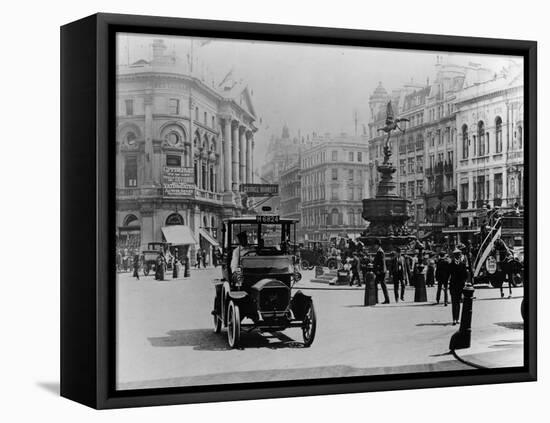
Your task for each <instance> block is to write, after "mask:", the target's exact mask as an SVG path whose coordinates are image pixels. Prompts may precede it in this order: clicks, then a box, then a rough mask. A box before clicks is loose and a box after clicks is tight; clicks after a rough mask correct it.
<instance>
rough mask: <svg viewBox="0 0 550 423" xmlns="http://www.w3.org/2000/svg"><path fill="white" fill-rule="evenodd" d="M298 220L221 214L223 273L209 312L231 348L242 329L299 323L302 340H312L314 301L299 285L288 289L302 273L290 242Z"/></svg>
mask: <svg viewBox="0 0 550 423" xmlns="http://www.w3.org/2000/svg"><path fill="white" fill-rule="evenodd" d="M296 222H297V221H296V220H294V219H285V218H279V216H273V215H258V216H251V217H235V218H230V219H227V220H224V222H223V226H222V239H223V240H222V246H223V254H222V278H221V280H219V281H217V283H216V284H215V291H216V292H215V298H214V309H213V311H212V315H213V319H214V331H215V332H216V333H220V332H221V330H222V328H223V327H225V328H227V341H228V344H229V346H230V347H231V348H236V347H239V346H240V344H241V334H242V333H246V332H251V331H253V330H259V331H261V332H278V331H282V330H285V329H288V328H301V329H302V335H303V345H304V346H305V347H309V346H311V344H312V343H313V340H314V338H315V331H316V327H317V326H316V325H317V322H316V316H315V309H314V307H313V301H312V299H311V297H310V296H308V295H305V294H303V293H302V292H301V291H297V292H295V293H294V295H293V293H292V288H293V285H294V284H295V283H296V282H298V281H299V280H300V279H301V277H302V276H301V274H300V273H299V272H298V271H297V268H296V264H297V261H296V251H295V249H296V247H295V246H296V242H293V243H292V244H293V245H294V246H291V233H292V232H293V236H294V241H295V237H296ZM243 244H245V245H243ZM291 250H292V251H291Z"/></svg>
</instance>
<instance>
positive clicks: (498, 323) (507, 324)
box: [495, 322, 523, 330]
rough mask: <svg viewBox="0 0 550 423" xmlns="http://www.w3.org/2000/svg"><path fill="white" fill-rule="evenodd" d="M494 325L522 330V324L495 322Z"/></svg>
mask: <svg viewBox="0 0 550 423" xmlns="http://www.w3.org/2000/svg"><path fill="white" fill-rule="evenodd" d="M495 325H497V326H500V327H503V328H506V329H514V330H523V322H497V323H495Z"/></svg>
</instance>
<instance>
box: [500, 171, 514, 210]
mask: <svg viewBox="0 0 550 423" xmlns="http://www.w3.org/2000/svg"><path fill="white" fill-rule="evenodd" d="M509 203H510V202H509V201H508V168H507V167H506V162H504V166H502V207H506V206H508V204H509ZM512 205H513V203H512Z"/></svg>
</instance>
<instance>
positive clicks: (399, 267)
mask: <svg viewBox="0 0 550 423" xmlns="http://www.w3.org/2000/svg"><path fill="white" fill-rule="evenodd" d="M390 275H391V277H392V280H393V290H394V294H395V302H396V303H397V302H399V298H401V301H405V283H408V281H409V264H408V262H407V260H406V259H405V257H404V256H402V255H401V249H400V248H396V250H395V255H394V256H393V258H392V259H391V262H390ZM399 289H401V295H399V294H400V293H399Z"/></svg>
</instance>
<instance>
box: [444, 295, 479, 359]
mask: <svg viewBox="0 0 550 423" xmlns="http://www.w3.org/2000/svg"><path fill="white" fill-rule="evenodd" d="M474 291H475V290H474V287H473V286H472V285H471V284H467V285H466V286H465V287H464V289H463V290H462V294H463V295H464V300H463V301H462V316H461V318H460V327H459V329H458V331H456V332H455V333H454V334H453V336H451V342H450V344H449V349H450V350H451V351H453V350H459V349H462V348H470V343H471V339H472V309H473V298H474Z"/></svg>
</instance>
